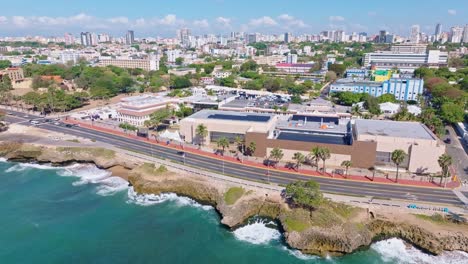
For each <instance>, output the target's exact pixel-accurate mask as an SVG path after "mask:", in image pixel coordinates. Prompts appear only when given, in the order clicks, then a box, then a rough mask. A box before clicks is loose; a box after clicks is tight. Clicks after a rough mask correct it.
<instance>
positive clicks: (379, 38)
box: [377, 30, 388, 43]
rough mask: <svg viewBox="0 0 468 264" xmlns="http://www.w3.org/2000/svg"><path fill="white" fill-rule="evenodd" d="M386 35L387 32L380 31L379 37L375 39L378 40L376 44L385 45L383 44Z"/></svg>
mask: <svg viewBox="0 0 468 264" xmlns="http://www.w3.org/2000/svg"><path fill="white" fill-rule="evenodd" d="M387 34H388V32H387V31H386V30H380V32H379V37H378V39H377V40H378V41H377V42H378V43H385V42H387V41H386V37H387Z"/></svg>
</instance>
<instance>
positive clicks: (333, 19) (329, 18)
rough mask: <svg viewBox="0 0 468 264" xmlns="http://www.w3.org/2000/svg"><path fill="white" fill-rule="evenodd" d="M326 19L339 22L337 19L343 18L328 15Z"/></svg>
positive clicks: (341, 19)
mask: <svg viewBox="0 0 468 264" xmlns="http://www.w3.org/2000/svg"><path fill="white" fill-rule="evenodd" d="M328 20H330V21H333V22H339V21H344V20H345V18H344V17H342V16H330V17H328Z"/></svg>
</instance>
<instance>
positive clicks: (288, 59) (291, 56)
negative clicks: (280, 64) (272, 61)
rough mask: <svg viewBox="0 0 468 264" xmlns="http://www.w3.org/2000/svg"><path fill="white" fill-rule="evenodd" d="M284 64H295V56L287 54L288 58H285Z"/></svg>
mask: <svg viewBox="0 0 468 264" xmlns="http://www.w3.org/2000/svg"><path fill="white" fill-rule="evenodd" d="M286 63H291V64H292V63H297V54H291V53H289V54H288V56H286Z"/></svg>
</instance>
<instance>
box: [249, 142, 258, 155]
mask: <svg viewBox="0 0 468 264" xmlns="http://www.w3.org/2000/svg"><path fill="white" fill-rule="evenodd" d="M256 149H257V144H256V143H255V142H254V141H252V142H250V144H249V146H248V147H247V150H248V151H249V154H250V155H251V156H252V155H254V154H255V150H256Z"/></svg>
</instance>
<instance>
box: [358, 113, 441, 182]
mask: <svg viewBox="0 0 468 264" xmlns="http://www.w3.org/2000/svg"><path fill="white" fill-rule="evenodd" d="M354 127H355V129H354V132H355V137H356V140H359V141H369V142H376V143H377V148H376V160H375V162H376V164H377V165H393V162H392V160H391V154H392V152H393V151H394V150H396V149H402V150H404V151H405V152H406V153H407V154H408V157H407V159H406V160H405V161H404V163H403V164H402V167H403V168H406V169H408V170H409V171H411V172H418V173H434V172H439V171H440V167H439V164H438V162H437V160H438V158H439V156H440V155H442V154H444V153H445V145H444V144H443V143H442V142H441V141H440V140H439V139H438V138H437V136H435V135H434V134H433V133H432V132H431V131H430V130H429V129H428V128H427V127H426V126H425V125H423V124H422V123H419V122H396V121H386V120H385V121H384V120H367V119H360V120H356V122H355V125H354Z"/></svg>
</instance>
